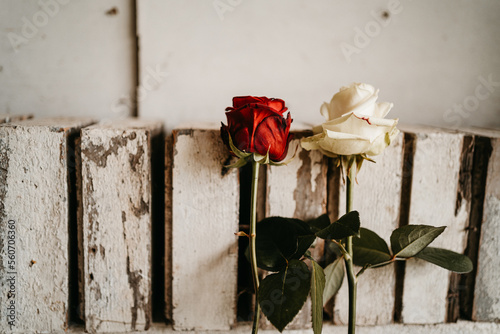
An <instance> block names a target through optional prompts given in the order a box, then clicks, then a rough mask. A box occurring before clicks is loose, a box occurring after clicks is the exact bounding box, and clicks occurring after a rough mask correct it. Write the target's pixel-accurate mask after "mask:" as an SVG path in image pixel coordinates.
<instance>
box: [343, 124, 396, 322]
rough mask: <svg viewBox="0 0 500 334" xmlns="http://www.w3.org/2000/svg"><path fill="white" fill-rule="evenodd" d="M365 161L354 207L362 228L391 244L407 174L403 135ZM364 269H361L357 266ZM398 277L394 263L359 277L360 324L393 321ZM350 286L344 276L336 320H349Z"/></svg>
mask: <svg viewBox="0 0 500 334" xmlns="http://www.w3.org/2000/svg"><path fill="white" fill-rule="evenodd" d="M373 159H374V160H375V161H376V163H372V162H369V161H365V162H364V163H363V165H362V167H361V170H360V172H359V174H358V177H357V181H358V183H357V184H355V185H354V194H353V195H354V197H353V201H354V206H353V208H354V210H357V211H359V214H360V220H361V227H365V228H367V229H370V230H372V231H374V232H375V233H377V234H378V235H379V236H380V237H382V238H383V239H384V240H385V241H386V242H387V244H388V245H390V241H389V237H390V235H391V233H392V231H393V230H394V229H396V228H397V227H398V225H399V205H400V197H401V182H402V173H403V163H402V161H403V135H402V134H399V135H398V136H397V137H396V139H395V140H394V141H393V142H392V143H391V145H390V146H389V147H387V148H386V149H385V151H384V152H383V154H381V155H379V156H375V157H373ZM345 192H346V186H345V182H343V181H341V182H340V194H339V213H340V216H342V215H343V214H345V196H346V195H345ZM357 269H358V270H360V269H361V268H357ZM395 284H396V277H395V271H394V265H389V266H386V267H382V268H377V269H372V270H367V271H365V273H364V274H363V275H362V276H360V277H359V282H358V302H357V323H358V324H360V325H385V324H389V323H391V322H392V319H393V312H394V301H395ZM348 303H349V298H348V289H347V280H346V278H345V277H344V283H343V284H342V288H341V289H340V291H339V292H338V294H337V297H336V299H335V310H334V311H335V312H334V321H335V323H337V324H347V323H348V307H347V306H348Z"/></svg>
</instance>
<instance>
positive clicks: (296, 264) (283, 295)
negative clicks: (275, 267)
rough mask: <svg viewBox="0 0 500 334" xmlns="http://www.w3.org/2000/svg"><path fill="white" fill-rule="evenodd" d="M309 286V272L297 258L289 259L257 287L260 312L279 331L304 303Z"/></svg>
mask: <svg viewBox="0 0 500 334" xmlns="http://www.w3.org/2000/svg"><path fill="white" fill-rule="evenodd" d="M310 288H311V272H310V271H309V268H308V267H307V265H306V264H305V263H304V262H302V261H299V260H291V261H290V262H289V263H288V266H287V267H286V268H285V269H283V270H281V271H280V272H279V273H276V274H271V275H269V276H267V277H266V278H264V280H263V281H262V282H261V284H260V288H259V304H260V307H261V309H262V312H263V313H264V314H265V315H266V317H267V318H268V319H269V321H270V322H271V323H272V324H273V325H274V327H276V328H277V329H278V330H279V331H280V332H282V331H283V329H285V327H286V325H288V323H290V322H291V321H292V320H293V318H294V317H295V316H296V315H297V313H299V311H300V309H301V308H302V306H303V305H304V303H305V301H306V299H307V295H308V294H309V290H310Z"/></svg>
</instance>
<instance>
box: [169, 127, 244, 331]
mask: <svg viewBox="0 0 500 334" xmlns="http://www.w3.org/2000/svg"><path fill="white" fill-rule="evenodd" d="M173 136H174V143H173V145H174V147H173V171H172V187H173V189H172V199H171V201H172V210H173V211H172V261H173V263H172V279H173V281H172V317H173V323H174V328H175V329H181V330H227V329H229V328H231V326H232V325H233V324H234V322H235V319H236V291H237V256H238V244H237V237H236V236H235V235H234V233H235V232H237V231H238V219H239V217H238V212H239V210H238V206H239V182H238V172H237V170H235V169H230V170H227V169H225V168H223V165H224V164H228V163H229V161H228V158H229V157H230V155H229V151H228V149H227V148H226V147H225V146H224V144H223V143H222V140H221V139H220V133H219V130H218V127H213V128H211V129H207V127H206V126H204V128H202V129H194V128H192V127H186V128H178V129H177V130H174V133H173ZM167 206H168V205H167ZM168 238H169V237H168V236H167V239H168Z"/></svg>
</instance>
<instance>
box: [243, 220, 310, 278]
mask: <svg viewBox="0 0 500 334" xmlns="http://www.w3.org/2000/svg"><path fill="white" fill-rule="evenodd" d="M315 238H316V237H315V236H314V234H312V232H311V230H310V229H309V226H308V225H307V224H306V223H305V222H303V221H301V220H299V219H292V218H283V217H270V218H266V219H263V220H262V221H260V222H258V223H257V238H256V240H255V244H256V255H257V266H258V267H259V268H261V269H264V270H269V271H280V270H281V269H283V268H285V267H286V265H287V261H288V260H291V259H300V258H301V257H302V256H303V255H304V254H305V252H306V251H307V249H308V248H309V247H310V246H311V244H312V243H313V242H314V240H315ZM247 258H248V250H247Z"/></svg>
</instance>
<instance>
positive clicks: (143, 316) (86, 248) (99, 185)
mask: <svg viewBox="0 0 500 334" xmlns="http://www.w3.org/2000/svg"><path fill="white" fill-rule="evenodd" d="M161 131H162V123H161V122H156V121H145V120H140V119H126V120H121V121H114V122H113V123H102V124H97V125H94V126H90V127H88V128H85V129H83V130H82V138H81V159H82V202H83V210H82V217H81V218H82V219H81V222H80V223H81V226H80V229H81V232H82V233H81V238H82V240H81V245H82V248H81V254H82V256H83V261H81V263H82V264H83V268H81V270H82V271H81V272H82V273H83V278H82V280H83V282H84V303H85V307H84V310H85V326H86V330H87V331H89V332H92V333H93V332H125V331H133V330H146V329H148V328H149V326H150V323H151V256H152V254H151V238H152V235H151V228H152V227H151V226H152V225H151V224H152V219H151V217H152V216H151V212H152V207H151V204H152V191H151V186H152V182H154V180H152V177H151V175H152V165H151V155H152V154H160V155H162V156H163V154H164V153H163V152H152V147H151V141H152V139H153V137H155V136H158V135H160V134H161Z"/></svg>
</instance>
